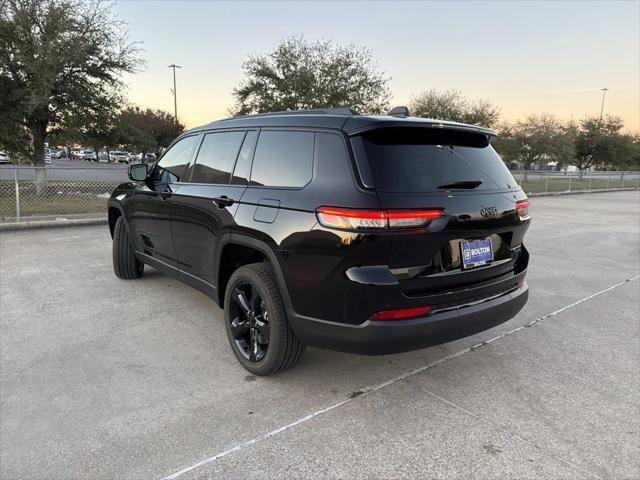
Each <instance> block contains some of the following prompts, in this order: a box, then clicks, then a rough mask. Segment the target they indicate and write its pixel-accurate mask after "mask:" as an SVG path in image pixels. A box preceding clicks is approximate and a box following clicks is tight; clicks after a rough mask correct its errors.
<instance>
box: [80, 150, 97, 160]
mask: <svg viewBox="0 0 640 480" xmlns="http://www.w3.org/2000/svg"><path fill="white" fill-rule="evenodd" d="M82 159H83V160H85V161H87V162H97V161H98V157H97V156H96V152H94V151H93V150H83V151H82Z"/></svg>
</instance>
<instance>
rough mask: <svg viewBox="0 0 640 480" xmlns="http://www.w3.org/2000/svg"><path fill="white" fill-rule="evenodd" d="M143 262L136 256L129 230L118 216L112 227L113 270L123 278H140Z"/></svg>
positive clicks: (117, 275)
mask: <svg viewBox="0 0 640 480" xmlns="http://www.w3.org/2000/svg"><path fill="white" fill-rule="evenodd" d="M143 270H144V263H142V262H141V261H139V260H138V259H137V258H136V254H135V252H134V250H133V245H132V243H131V238H130V237H129V231H128V230H127V227H126V226H125V224H124V220H123V219H122V217H118V219H117V220H116V224H115V227H114V228H113V272H114V273H115V274H116V277H118V278H122V279H123V280H132V279H134V278H140V276H141V275H142V272H143Z"/></svg>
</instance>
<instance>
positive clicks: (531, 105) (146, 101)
mask: <svg viewBox="0 0 640 480" xmlns="http://www.w3.org/2000/svg"><path fill="white" fill-rule="evenodd" d="M113 9H114V13H115V14H116V15H117V16H118V17H119V18H120V19H122V20H124V21H125V22H127V23H128V28H129V34H130V39H131V40H133V41H136V42H141V47H142V49H143V51H142V54H141V56H142V58H144V59H145V62H146V64H145V66H144V69H143V71H141V72H139V73H136V74H133V75H127V76H126V78H125V81H126V83H128V85H129V92H128V96H129V99H130V100H131V101H132V102H134V103H136V104H139V105H141V106H144V107H153V108H159V109H163V110H166V111H169V112H173V96H172V94H171V91H170V89H171V88H172V86H173V85H172V83H173V80H172V73H171V70H170V69H169V68H167V66H168V65H169V64H172V63H175V64H178V65H182V67H183V68H182V69H179V70H177V93H178V117H179V119H180V120H181V121H182V122H183V123H185V124H186V126H187V127H189V128H190V127H195V126H198V125H201V124H204V123H208V122H211V121H213V120H217V119H220V118H224V117H226V116H228V114H227V110H228V108H229V107H230V106H231V105H232V104H233V96H232V90H233V88H234V87H235V86H236V85H238V83H239V82H240V81H241V80H242V78H243V71H242V63H243V61H244V60H245V59H246V58H247V56H248V55H252V54H261V53H268V52H270V51H271V50H273V48H274V47H275V46H276V45H277V44H278V43H279V42H280V41H281V40H282V39H283V38H285V37H288V36H292V35H303V36H304V37H305V38H306V39H308V40H316V39H323V40H332V41H334V42H335V43H337V44H341V45H347V44H353V45H355V46H357V47H366V48H368V49H369V50H370V51H371V52H372V54H373V56H374V58H375V59H376V60H377V63H378V67H379V69H380V70H382V71H384V72H385V74H386V75H387V76H389V77H391V80H390V82H389V86H390V89H391V93H392V101H391V104H392V106H396V105H406V104H407V103H408V102H409V100H410V99H411V96H412V95H415V94H417V93H419V92H421V91H423V90H427V89H430V88H437V89H443V90H444V89H455V90H459V91H461V92H462V93H463V95H465V96H467V97H472V98H474V97H479V98H484V99H487V100H489V101H491V102H493V103H495V104H497V105H499V106H500V107H501V108H502V119H503V120H506V121H514V120H517V119H519V118H523V117H524V116H526V115H528V114H531V113H542V112H546V113H551V114H554V115H556V116H557V117H558V118H560V119H564V120H566V119H570V118H573V119H576V120H579V119H580V118H583V117H584V116H586V115H599V114H600V107H601V101H602V92H601V91H600V89H602V88H603V87H607V88H609V91H608V92H607V94H606V99H605V105H604V111H605V113H608V114H613V115H618V116H621V117H622V118H623V120H624V121H625V129H627V130H630V131H633V132H638V131H640V1H638V0H631V1H600V2H596V1H591V2H583V1H567V2H552V1H535V2H529V1H512V2H507V1H487V2H485V1H480V0H478V1H449V2H437V1H395V2H386V1H367V2H359V1H353V2H338V1H328V0H327V1H323V2H311V1H309V2H303V1H297V2H294V1H284V2H282V1H278V2H271V1H258V2H244V1H235V2H230V1H229V2H228V1H177V0H165V1H151V0H147V1H139V0H118V1H116V3H115V4H114V8H113Z"/></svg>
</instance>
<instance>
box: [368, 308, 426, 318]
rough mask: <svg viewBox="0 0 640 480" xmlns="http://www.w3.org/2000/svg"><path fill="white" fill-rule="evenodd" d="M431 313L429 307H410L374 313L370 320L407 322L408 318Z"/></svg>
mask: <svg viewBox="0 0 640 480" xmlns="http://www.w3.org/2000/svg"><path fill="white" fill-rule="evenodd" d="M430 311H431V307H429V306H424V307H412V308H402V309H399V310H383V311H381V312H378V313H374V314H373V315H372V316H371V320H408V319H410V318H417V317H424V316H425V315H427V314H428V313H429V312H430Z"/></svg>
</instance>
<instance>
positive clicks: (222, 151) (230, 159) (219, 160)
mask: <svg viewBox="0 0 640 480" xmlns="http://www.w3.org/2000/svg"><path fill="white" fill-rule="evenodd" d="M244 136H245V132H218V133H208V134H206V135H205V136H204V140H203V141H202V146H201V147H200V150H199V151H198V157H197V158H196V162H195V164H194V166H193V173H192V174H191V180H190V181H191V182H192V183H216V184H225V185H227V184H228V183H229V180H230V179H231V170H233V165H234V163H235V161H236V157H237V156H238V150H240V145H242V139H243V138H244Z"/></svg>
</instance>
